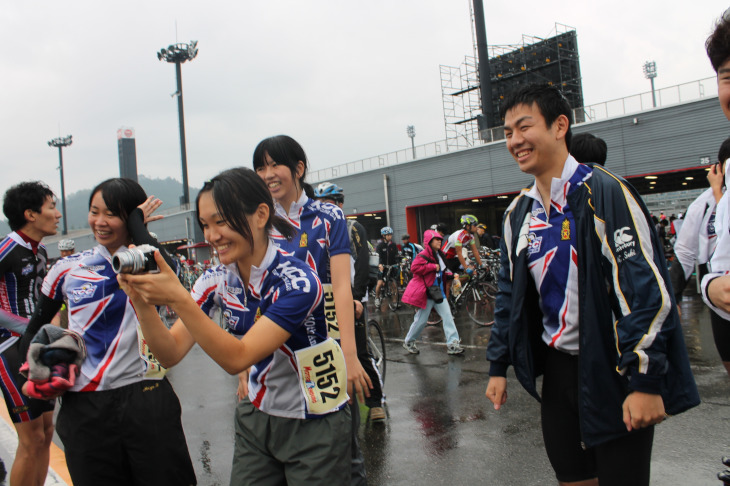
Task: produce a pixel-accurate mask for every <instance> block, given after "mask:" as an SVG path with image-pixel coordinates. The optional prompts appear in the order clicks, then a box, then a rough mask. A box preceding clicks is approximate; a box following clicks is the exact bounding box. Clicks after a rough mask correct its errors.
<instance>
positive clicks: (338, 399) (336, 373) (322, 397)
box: [295, 337, 349, 415]
mask: <svg viewBox="0 0 730 486" xmlns="http://www.w3.org/2000/svg"><path fill="white" fill-rule="evenodd" d="M295 356H296V359H297V366H298V367H299V383H300V384H301V386H302V393H303V394H304V401H305V402H306V404H307V413H310V414H313V415H323V414H326V413H329V412H331V411H333V410H337V409H338V408H339V407H340V406H341V405H342V404H343V403H345V402H346V401H347V400H348V399H349V397H348V396H347V369H346V367H345V355H344V354H342V349H341V348H340V346H339V344H337V341H335V340H334V339H332V338H331V337H330V338H328V339H327V340H326V341H324V342H322V343H319V344H317V345H316V346H310V347H308V348H304V349H300V350H299V351H296V352H295Z"/></svg>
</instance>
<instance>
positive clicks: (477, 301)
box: [466, 286, 494, 326]
mask: <svg viewBox="0 0 730 486" xmlns="http://www.w3.org/2000/svg"><path fill="white" fill-rule="evenodd" d="M466 312H467V314H469V318H470V319H471V320H472V321H474V322H476V323H477V324H479V325H480V326H491V325H492V324H494V300H493V299H490V298H488V297H487V293H486V291H485V290H484V289H483V288H477V287H476V286H474V287H471V288H470V289H468V293H467V294H466Z"/></svg>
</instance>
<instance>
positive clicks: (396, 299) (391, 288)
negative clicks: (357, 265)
mask: <svg viewBox="0 0 730 486" xmlns="http://www.w3.org/2000/svg"><path fill="white" fill-rule="evenodd" d="M399 279H400V277H399V266H398V265H383V288H382V290H381V293H382V295H383V297H387V298H388V300H389V302H388V307H389V308H390V310H393V311H394V310H396V309H398V308H400V306H401V305H400V290H399V289H398V280H399ZM375 300H376V302H377V300H378V296H377V295H376V296H375Z"/></svg>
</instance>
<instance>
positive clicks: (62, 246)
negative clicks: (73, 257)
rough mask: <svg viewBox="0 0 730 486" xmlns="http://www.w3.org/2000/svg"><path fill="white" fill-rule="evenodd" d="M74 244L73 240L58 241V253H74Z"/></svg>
mask: <svg viewBox="0 0 730 486" xmlns="http://www.w3.org/2000/svg"><path fill="white" fill-rule="evenodd" d="M74 249H76V244H75V243H74V240H60V241H59V242H58V251H74Z"/></svg>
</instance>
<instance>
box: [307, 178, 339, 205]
mask: <svg viewBox="0 0 730 486" xmlns="http://www.w3.org/2000/svg"><path fill="white" fill-rule="evenodd" d="M314 197H316V198H317V199H320V198H323V199H332V200H333V201H337V202H345V191H343V190H342V188H341V187H340V186H338V185H337V184H333V183H331V182H323V183H321V184H320V185H318V186H317V188H316V189H315V190H314Z"/></svg>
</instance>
